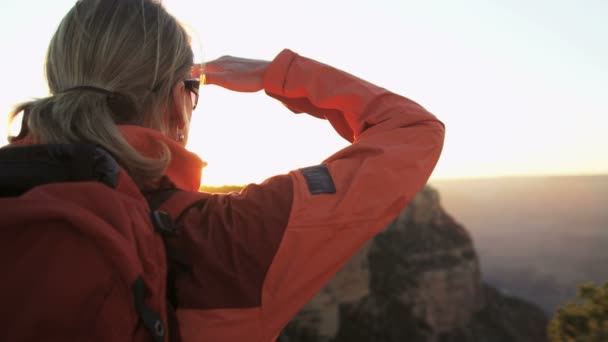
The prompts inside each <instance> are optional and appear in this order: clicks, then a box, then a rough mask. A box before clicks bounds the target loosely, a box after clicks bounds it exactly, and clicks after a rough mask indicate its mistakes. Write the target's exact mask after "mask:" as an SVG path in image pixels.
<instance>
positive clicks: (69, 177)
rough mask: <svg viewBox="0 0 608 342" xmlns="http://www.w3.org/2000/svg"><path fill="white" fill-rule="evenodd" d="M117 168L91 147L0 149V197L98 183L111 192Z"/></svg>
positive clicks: (117, 173) (55, 146)
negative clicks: (55, 185)
mask: <svg viewBox="0 0 608 342" xmlns="http://www.w3.org/2000/svg"><path fill="white" fill-rule="evenodd" d="M119 170H120V167H119V165H118V163H117V162H116V160H114V158H113V157H112V156H111V155H110V154H109V153H108V152H106V151H105V150H104V149H102V148H100V147H97V146H95V145H84V144H83V145H29V146H15V147H12V146H11V147H4V148H2V149H0V197H14V196H20V195H22V194H24V193H25V192H27V191H29V190H30V189H32V188H35V187H37V186H40V185H45V184H51V183H64V182H87V181H95V182H101V183H103V184H105V185H107V186H109V187H112V188H115V187H116V185H117V183H118V175H119Z"/></svg>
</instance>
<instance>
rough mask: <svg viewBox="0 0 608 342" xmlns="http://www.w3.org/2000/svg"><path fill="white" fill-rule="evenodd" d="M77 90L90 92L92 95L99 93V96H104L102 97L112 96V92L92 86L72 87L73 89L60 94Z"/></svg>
mask: <svg viewBox="0 0 608 342" xmlns="http://www.w3.org/2000/svg"><path fill="white" fill-rule="evenodd" d="M77 90H82V91H91V92H94V93H100V94H104V95H107V96H112V95H114V92H113V91H109V90H107V89H103V88H98V87H93V86H78V87H73V88H69V89H66V90H64V91H62V92H61V93H67V92H70V91H77Z"/></svg>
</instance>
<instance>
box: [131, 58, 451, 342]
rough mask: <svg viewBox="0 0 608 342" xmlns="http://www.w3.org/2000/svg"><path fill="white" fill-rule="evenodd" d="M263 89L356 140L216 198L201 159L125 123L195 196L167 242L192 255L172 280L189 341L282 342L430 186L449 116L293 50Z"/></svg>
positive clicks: (136, 141)
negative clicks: (205, 188)
mask: <svg viewBox="0 0 608 342" xmlns="http://www.w3.org/2000/svg"><path fill="white" fill-rule="evenodd" d="M264 88H265V91H266V93H267V94H268V95H270V96H272V97H274V98H276V99H278V100H280V101H282V102H283V103H284V104H285V105H286V106H287V107H288V108H289V109H291V110H292V111H294V112H296V113H300V112H306V113H309V114H311V115H313V116H315V117H318V118H323V119H327V120H329V122H330V123H331V124H332V126H333V127H334V128H335V130H336V131H337V132H338V133H339V134H340V135H341V136H342V137H344V138H345V139H347V140H348V141H350V142H352V144H351V145H350V146H348V147H347V148H345V149H343V150H341V151H339V152H337V153H336V154H334V155H333V156H331V157H330V158H328V159H327V160H325V161H324V162H323V163H322V164H321V165H318V166H314V167H309V168H305V169H300V170H295V171H292V172H290V173H289V174H286V175H279V176H275V177H272V178H270V179H268V180H267V181H265V182H264V183H262V184H260V185H255V184H254V185H249V186H248V187H246V188H245V189H244V190H243V191H242V192H241V193H238V194H237V193H233V194H228V195H218V194H207V193H198V192H196V191H197V188H198V185H199V182H200V172H199V170H200V167H201V165H202V164H201V161H200V159H198V158H197V157H196V156H194V155H193V154H191V153H189V152H187V151H186V150H185V149H183V148H181V147H179V145H177V144H174V143H173V142H171V141H169V140H167V139H165V138H163V137H162V136H161V135H160V134H158V133H153V132H150V131H149V130H146V129H142V128H136V127H123V128H122V129H123V131H124V133H125V136H126V137H127V138H128V139H129V141H130V142H131V144H133V145H134V146H135V147H136V148H138V149H139V150H140V151H150V149H152V148H153V146H155V142H156V140H158V139H163V141H165V142H166V143H167V144H169V145H170V148H171V150H172V152H173V162H172V165H171V167H170V168H169V170H168V173H167V175H168V177H169V178H170V179H171V181H173V183H175V184H176V185H177V186H178V187H180V188H182V189H185V190H189V191H191V192H189V193H184V194H182V195H183V196H181V199H180V198H179V197H180V196H179V195H178V196H177V197H178V198H176V199H175V200H176V201H180V200H181V201H190V202H192V201H195V200H196V201H197V202H196V204H195V205H194V206H193V208H191V209H189V210H188V211H186V212H185V213H184V214H183V215H181V217H179V219H178V221H179V229H178V235H177V237H176V238H174V239H172V240H171V241H170V242H169V245H170V247H171V248H174V249H177V250H179V251H180V253H182V254H183V256H184V257H185V258H186V259H187V260H189V261H190V263H191V268H190V269H188V270H182V271H179V272H177V273H176V275H175V279H174V280H175V284H176V291H177V316H178V321H179V326H180V332H181V335H182V338H183V339H184V340H185V341H260V342H266V341H273V340H275V339H276V337H277V336H278V335H279V333H280V332H281V330H282V329H283V327H284V326H285V325H286V324H287V323H288V322H289V320H290V319H291V318H292V317H293V316H294V315H295V314H296V313H297V311H298V310H299V309H300V308H302V307H303V306H304V305H305V304H306V302H307V301H308V300H310V299H311V298H312V297H313V296H314V295H315V294H316V293H317V292H318V291H319V290H320V289H321V288H322V287H323V286H324V284H325V283H326V282H327V281H328V280H329V279H330V278H331V277H332V276H333V275H334V274H335V273H336V272H338V270H339V269H340V268H341V267H342V265H344V264H345V263H346V262H347V261H348V260H349V258H350V257H351V256H353V255H354V254H355V253H356V251H357V250H358V249H359V247H360V246H361V245H363V244H364V243H365V242H366V241H367V240H369V239H370V238H372V237H373V236H374V235H375V234H376V233H378V232H379V231H380V230H382V229H383V228H384V227H386V226H387V225H388V224H389V223H390V222H391V221H392V220H393V219H394V218H395V217H396V216H397V214H398V213H399V212H400V211H401V210H402V209H403V208H404V207H405V206H406V205H407V204H408V202H409V201H410V200H411V199H412V198H413V197H414V195H415V194H416V193H417V192H418V191H419V190H420V189H421V188H422V187H423V186H424V184H425V183H426V182H427V180H428V178H429V176H430V174H431V172H432V171H433V169H434V167H435V165H436V163H437V160H438V158H439V155H440V153H441V150H442V146H443V139H444V127H443V124H442V123H441V122H440V121H438V120H437V118H436V117H434V116H433V115H431V114H430V113H428V112H427V111H426V110H425V109H424V108H422V107H421V106H420V105H418V104H416V103H414V102H413V101H411V100H409V99H407V98H404V97H401V96H399V95H396V94H393V93H391V92H389V91H388V90H386V89H383V88H380V87H377V86H375V85H372V84H370V83H368V82H365V81H363V80H361V79H358V78H356V77H354V76H351V75H349V74H347V73H345V72H342V71H339V70H336V69H335V68H332V67H330V66H327V65H324V64H321V63H319V62H316V61H313V60H311V59H307V58H304V57H301V56H299V55H297V54H295V53H293V52H291V51H289V50H285V51H283V52H282V53H281V54H279V55H278V56H277V57H276V59H275V60H274V61H273V62H272V63H271V65H270V66H269V69H268V71H267V73H266V76H265V79H264ZM165 209H166V210H167V211H169V212H170V213H171V208H170V207H167V208H165ZM171 214H173V215H174V216H177V215H178V214H179V213H177V212H173V213H171Z"/></svg>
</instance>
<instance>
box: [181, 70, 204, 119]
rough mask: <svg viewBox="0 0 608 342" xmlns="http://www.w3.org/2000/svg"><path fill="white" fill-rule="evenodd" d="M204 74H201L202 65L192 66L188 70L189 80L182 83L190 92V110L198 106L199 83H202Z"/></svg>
mask: <svg viewBox="0 0 608 342" xmlns="http://www.w3.org/2000/svg"><path fill="white" fill-rule="evenodd" d="M204 80H205V74H203V66H202V64H194V65H193V66H192V68H191V69H190V78H188V79H187V80H185V81H184V86H185V87H186V89H187V90H188V91H189V92H190V98H191V99H192V110H195V109H196V105H197V104H198V94H199V92H198V91H199V88H200V87H201V83H202V82H203V83H204Z"/></svg>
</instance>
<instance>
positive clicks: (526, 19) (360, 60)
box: [0, 0, 608, 185]
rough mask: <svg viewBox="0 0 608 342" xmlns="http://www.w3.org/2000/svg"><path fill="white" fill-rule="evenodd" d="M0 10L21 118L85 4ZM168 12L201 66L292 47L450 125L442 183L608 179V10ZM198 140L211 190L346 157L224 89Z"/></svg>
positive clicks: (174, 8)
mask: <svg viewBox="0 0 608 342" xmlns="http://www.w3.org/2000/svg"><path fill="white" fill-rule="evenodd" d="M0 1H1V2H0V41H1V42H2V45H3V46H4V49H5V50H4V53H3V54H2V55H1V57H0V58H2V60H1V63H0V75H2V79H3V81H4V86H3V87H2V92H0V108H1V109H2V110H3V111H5V112H8V111H9V109H10V107H11V106H12V105H14V104H15V103H17V102H19V101H22V100H25V99H28V98H32V97H43V96H45V95H46V94H47V90H46V85H45V80H44V75H43V64H44V55H45V51H46V48H47V45H48V42H49V40H50V38H51V36H52V34H53V32H54V30H55V29H56V27H57V25H58V24H59V22H60V20H61V18H62V16H63V15H64V14H65V13H66V12H67V10H68V9H69V8H70V7H71V6H72V5H73V4H74V3H75V1H74V0H53V1H43V0H33V1H27V2H25V1H9V0H0ZM163 3H164V4H165V6H166V7H167V8H168V9H169V11H170V12H171V13H173V14H174V15H176V17H177V18H178V19H179V20H180V21H182V22H184V23H186V24H188V25H189V26H191V27H192V28H193V30H194V31H195V32H196V33H197V35H198V36H199V39H200V47H199V46H196V48H195V50H196V53H197V56H198V57H197V58H198V59H199V60H200V61H209V60H212V59H214V58H218V57H220V56H223V55H233V56H239V57H248V58H256V59H265V60H272V59H273V58H274V57H275V56H276V55H277V54H278V53H279V52H280V51H281V50H282V49H284V48H289V49H291V50H293V51H295V52H297V53H299V54H301V55H303V56H306V57H309V58H313V59H316V60H318V61H321V62H324V63H326V64H330V65H332V66H334V67H336V68H339V69H342V70H345V71H347V72H349V73H351V74H354V75H357V76H359V77H361V78H363V79H366V80H368V81H370V82H372V83H375V84H377V85H380V86H382V87H385V88H387V89H389V90H391V91H393V92H396V93H398V94H401V95H403V96H406V97H408V98H411V99H413V100H415V101H416V102H418V103H420V104H421V105H423V106H424V107H425V108H427V109H428V110H429V111H431V112H432V113H433V114H435V115H436V116H437V117H438V118H439V119H441V120H442V121H443V122H444V123H445V125H446V140H445V146H444V150H443V154H442V156H441V159H440V161H439V164H438V165H437V168H436V169H435V172H434V173H433V176H432V179H442V178H460V177H498V176H513V175H568V174H577V175H580V174H607V173H608V157H607V155H608V154H607V153H606V152H607V150H608V137H607V136H608V134H607V132H608V44H606V37H608V20H605V18H606V17H608V1H604V0H584V1H560V0H553V1H548V0H536V1H520V0H510V1H476V0H461V1H447V0H446V1H438V0H437V1H409V0H394V1H389V0H374V1H371V0H368V1H360V0H350V1H343V0H334V1H328V0H308V1H299V2H293V1H284V0H283V1H279V0H256V1H253V0H249V1H247V0H240V1H229V0H222V1H204V0H199V1H192V0H189V1H187V0H165V1H164V2H163ZM197 45H198V44H197ZM0 123H3V121H0ZM1 128H2V127H1V126H0V129H1ZM190 139H191V140H190V142H189V145H188V148H189V149H190V150H191V151H193V152H196V153H197V154H199V155H200V156H201V157H202V158H203V159H204V160H205V161H207V162H208V163H209V165H208V166H207V167H206V168H205V170H204V172H203V183H204V184H206V185H222V184H245V183H249V182H261V181H263V180H264V179H266V178H268V177H270V176H273V175H275V174H281V173H285V172H289V171H290V170H293V169H298V168H301V167H305V166H310V165H315V164H318V163H320V162H321V161H322V160H324V159H325V158H327V157H328V156H330V155H331V154H333V153H335V152H336V151H338V150H339V149H341V148H343V147H345V146H347V142H345V141H344V140H342V139H341V138H340V137H339V136H338V135H337V134H336V133H335V132H334V131H333V129H332V128H331V126H330V125H329V124H328V123H327V122H326V121H323V120H318V119H315V118H312V117H309V116H307V115H305V114H301V115H295V114H292V113H291V112H289V111H288V110H287V109H286V108H285V107H284V106H282V105H281V104H280V103H278V102H277V101H276V100H274V99H271V98H269V97H267V96H266V95H265V94H264V93H263V92H259V93H255V94H241V93H232V92H230V91H228V90H225V89H221V88H218V87H215V86H206V87H204V88H203V90H202V91H201V99H200V102H199V107H198V108H197V109H196V111H195V112H194V118H193V122H192V128H191V137H190Z"/></svg>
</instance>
